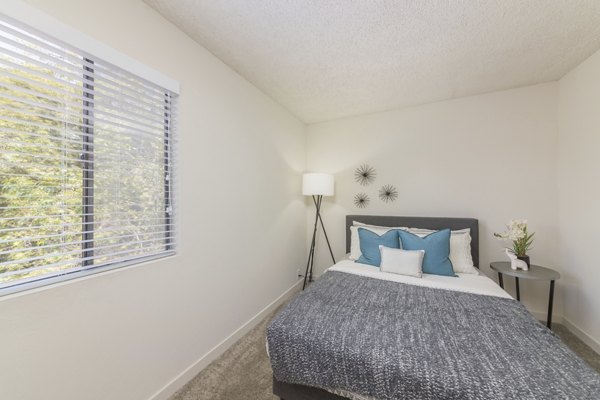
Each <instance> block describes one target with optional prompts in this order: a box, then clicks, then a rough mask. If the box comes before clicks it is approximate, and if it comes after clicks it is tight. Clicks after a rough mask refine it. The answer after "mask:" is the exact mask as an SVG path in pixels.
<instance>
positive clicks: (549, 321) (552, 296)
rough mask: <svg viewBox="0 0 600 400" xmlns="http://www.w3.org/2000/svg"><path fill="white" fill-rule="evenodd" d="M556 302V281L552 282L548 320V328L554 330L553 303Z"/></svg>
mask: <svg viewBox="0 0 600 400" xmlns="http://www.w3.org/2000/svg"><path fill="white" fill-rule="evenodd" d="M553 301H554V281H553V280H552V281H550V300H549V301H548V319H547V320H546V326H547V327H548V328H550V329H552V302H553Z"/></svg>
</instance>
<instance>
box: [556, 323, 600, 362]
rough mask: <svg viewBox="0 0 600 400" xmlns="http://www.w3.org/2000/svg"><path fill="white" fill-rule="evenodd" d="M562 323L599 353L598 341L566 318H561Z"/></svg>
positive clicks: (599, 343) (599, 344)
mask: <svg viewBox="0 0 600 400" xmlns="http://www.w3.org/2000/svg"><path fill="white" fill-rule="evenodd" d="M563 325H564V326H565V327H566V328H567V329H568V330H570V331H571V333H573V334H574V335H575V336H577V337H578V338H579V339H581V341H582V342H583V343H585V344H587V345H588V346H590V347H591V348H592V349H593V350H594V351H595V352H596V353H598V354H600V342H598V341H597V340H596V339H594V338H593V337H591V336H590V335H588V334H587V333H586V332H584V331H583V330H581V329H580V328H579V327H578V326H577V325H575V324H574V323H572V322H571V321H569V320H568V319H567V318H563Z"/></svg>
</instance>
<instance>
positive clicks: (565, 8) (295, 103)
mask: <svg viewBox="0 0 600 400" xmlns="http://www.w3.org/2000/svg"><path fill="white" fill-rule="evenodd" d="M144 1H145V2H146V3H147V4H149V5H150V6H151V7H153V8H155V9H156V10H157V11H158V12H159V13H161V14H162V15H163V16H164V17H165V18H167V19H168V20H170V21H172V22H173V23H174V24H175V25H177V26H178V27H179V28H180V29H182V30H183V31H184V32H186V33H187V34H188V35H189V36H191V37H192V38H194V39H195V40H196V41H197V42H199V43H200V44H202V45H203V46H204V47H206V48H207V49H208V50H210V51H211V52H212V53H213V54H215V55H216V56H217V57H218V58H220V59H221V60H223V61H224V62H225V63H226V64H228V65H229V66H231V67H232V68H233V69H235V70H236V71H238V72H239V73H240V74H241V75H242V76H244V77H245V78H247V79H248V80H249V81H251V82H252V83H254V84H255V85H256V86H257V87H259V88H260V89H261V90H263V91H264V92H266V93H267V94H269V95H270V96H271V97H273V98H274V99H275V100H276V101H278V102H279V103H281V104H282V105H283V106H285V107H286V108H287V109H289V110H290V111H291V112H292V113H294V114H295V115H296V116H298V117H299V118H300V119H302V120H303V121H304V122H307V123H311V122H317V121H323V120H329V119H334V118H339V117H344V116H349V115H356V114H364V113H369V112H375V111H383V110H387V109H391V108H399V107H406V106H410V105H416V104H423V103H429V102H433V101H438V100H444V99H450V98H455V97H462V96H468V95H473V94H479V93H485V92H490V91H494V90H501V89H508V88H513V87H518V86H524V85H531V84H535V83H540V82H547V81H552V80H556V79H558V78H560V77H561V76H563V75H564V74H565V73H566V72H568V71H569V70H570V69H572V68H573V67H575V66H576V65H577V64H579V63H580V62H581V61H583V60H584V59H585V58H587V57H588V56H589V55H591V54H592V53H593V52H594V51H596V50H598V49H599V48H600V0H455V1H447V0H446V1H444V0H418V1H415V0H396V1H393V0H389V1H383V0H370V1H369V0H363V1H350V0H223V1H215V0H144Z"/></svg>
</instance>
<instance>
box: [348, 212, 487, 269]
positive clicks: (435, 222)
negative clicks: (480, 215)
mask: <svg viewBox="0 0 600 400" xmlns="http://www.w3.org/2000/svg"><path fill="white" fill-rule="evenodd" d="M352 221H357V222H362V223H363V224H369V225H379V226H405V227H408V228H423V229H433V230H439V229H445V228H448V229H452V230H458V229H467V228H469V229H471V255H472V256H473V263H474V264H475V266H476V267H478V268H479V221H478V220H476V219H474V218H438V217H396V216H387V215H346V253H349V252H350V227H351V226H352Z"/></svg>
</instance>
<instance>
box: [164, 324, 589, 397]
mask: <svg viewBox="0 0 600 400" xmlns="http://www.w3.org/2000/svg"><path fill="white" fill-rule="evenodd" d="M273 315H275V313H272V314H271V315H269V316H268V317H267V318H265V319H264V320H263V321H262V322H261V323H260V324H259V325H258V326H257V327H255V328H254V329H253V330H252V331H250V332H248V333H247V334H246V335H245V336H244V337H243V338H241V339H240V340H239V341H238V342H236V343H235V344H234V345H233V346H232V347H231V348H230V349H229V350H227V351H226V352H225V353H223V355H221V356H220V357H219V358H218V359H216V360H215V361H214V362H212V363H211V364H210V365H209V366H208V367H206V368H205V369H204V370H203V371H202V372H200V373H199V374H198V375H196V376H195V377H194V379H192V380H191V381H189V382H188V383H187V384H186V385H185V386H184V387H183V388H181V389H180V390H179V391H178V392H177V393H175V395H173V397H171V400H205V399H206V400H209V399H210V400H226V399H227V400H238V399H239V400H263V399H265V400H273V399H277V397H275V396H273V394H272V392H271V379H272V378H271V366H270V364H269V359H268V357H267V352H266V349H265V330H266V328H267V325H268V323H269V321H270V320H271V318H273ZM553 328H554V332H556V333H557V334H558V335H559V336H560V337H561V339H562V340H563V341H564V342H565V343H566V344H567V346H569V347H570V348H571V349H572V350H573V351H574V352H575V353H577V354H579V356H581V357H582V358H583V359H584V360H586V361H587V362H588V363H589V364H590V365H591V366H592V367H593V368H595V369H596V370H597V371H598V372H600V355H598V354H596V353H595V352H594V351H593V350H592V349H591V348H590V347H588V346H587V345H586V344H585V343H583V342H582V341H581V340H579V339H578V338H577V337H576V336H575V335H573V334H572V333H571V332H569V331H568V330H567V329H566V328H565V327H564V326H562V325H559V324H553Z"/></svg>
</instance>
